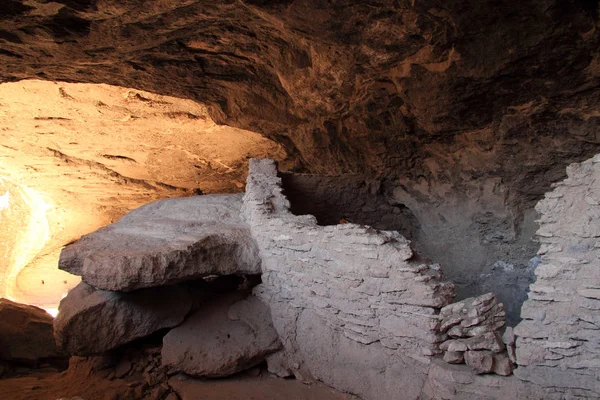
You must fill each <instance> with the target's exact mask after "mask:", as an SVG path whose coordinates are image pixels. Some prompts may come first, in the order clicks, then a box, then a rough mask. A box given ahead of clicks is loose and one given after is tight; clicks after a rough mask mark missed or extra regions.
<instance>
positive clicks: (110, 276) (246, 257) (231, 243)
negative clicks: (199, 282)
mask: <svg viewBox="0 0 600 400" xmlns="http://www.w3.org/2000/svg"><path fill="white" fill-rule="evenodd" d="M241 205H242V195H206V196H194V197H187V198H178V199H167V200H161V201H157V202H154V203H150V204H147V205H145V206H142V207H140V208H138V209H136V210H134V211H132V212H130V213H129V214H128V215H126V216H125V217H123V218H121V219H120V220H119V221H118V222H116V223H114V224H112V225H109V226H107V227H105V228H102V229H99V230H98V231H96V232H94V233H91V234H89V235H86V236H84V237H82V238H81V239H80V240H78V241H77V242H75V243H73V244H71V245H70V246H67V247H66V248H65V249H64V250H63V251H62V253H61V256H60V262H59V268H60V269H62V270H65V271H67V272H70V273H72V274H75V275H80V276H81V277H82V279H83V280H84V281H85V282H87V283H88V284H90V285H92V286H94V287H97V288H100V289H105V290H117V291H131V290H135V289H140V288H147V287H155V286H163V285H168V284H172V283H177V282H182V281H186V280H192V279H198V278H200V277H203V276H208V275H231V274H259V273H260V263H261V262H260V258H259V256H258V249H257V247H256V244H255V243H254V240H253V239H252V237H251V236H250V232H249V228H248V226H247V225H246V224H245V223H243V222H242V221H241V219H240V208H241Z"/></svg>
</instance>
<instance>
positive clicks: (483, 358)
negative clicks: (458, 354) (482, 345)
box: [464, 350, 494, 374]
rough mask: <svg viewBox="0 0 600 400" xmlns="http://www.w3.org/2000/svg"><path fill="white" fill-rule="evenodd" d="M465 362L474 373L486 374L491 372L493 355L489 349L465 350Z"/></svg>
mask: <svg viewBox="0 0 600 400" xmlns="http://www.w3.org/2000/svg"><path fill="white" fill-rule="evenodd" d="M464 356H465V363H466V364H467V365H468V366H469V367H471V368H473V371H475V373H476V374H487V373H489V372H492V369H493V367H494V357H493V353H492V352H491V351H486V350H481V351H467V352H466V353H464Z"/></svg>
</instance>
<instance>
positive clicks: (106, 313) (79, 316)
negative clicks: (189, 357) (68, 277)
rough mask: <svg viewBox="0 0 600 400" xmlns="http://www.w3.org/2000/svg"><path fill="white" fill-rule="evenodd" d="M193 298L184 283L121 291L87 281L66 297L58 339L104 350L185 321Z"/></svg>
mask: <svg viewBox="0 0 600 400" xmlns="http://www.w3.org/2000/svg"><path fill="white" fill-rule="evenodd" d="M192 301H193V299H192V295H191V294H190V292H189V291H188V288H187V287H186V286H185V285H183V284H182V285H172V286H164V287H159V288H150V289H143V290H137V291H135V292H130V293H120V292H110V291H106V290H99V289H95V288H94V287H92V286H90V285H88V284H86V283H85V282H81V283H80V284H79V285H77V286H76V287H75V288H74V289H73V290H71V291H70V292H69V294H68V295H67V297H65V298H64V299H63V300H62V301H61V302H60V306H59V308H58V315H57V317H56V319H55V320H54V335H55V338H56V343H57V344H58V345H59V346H60V347H62V348H63V349H65V350H66V351H68V352H69V353H71V354H75V355H79V356H87V355H92V354H97V353H102V352H104V351H107V350H111V349H114V348H116V347H118V346H121V345H123V344H126V343H129V342H131V341H133V340H135V339H138V338H142V337H145V336H148V335H150V334H152V333H154V332H156V331H158V330H160V329H164V328H172V327H174V326H177V325H179V324H180V323H181V322H183V320H184V318H185V316H186V315H187V314H188V313H189V311H190V310H191V308H192Z"/></svg>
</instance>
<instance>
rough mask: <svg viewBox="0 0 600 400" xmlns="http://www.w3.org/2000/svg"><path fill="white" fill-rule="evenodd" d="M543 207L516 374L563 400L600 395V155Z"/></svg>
mask: <svg viewBox="0 0 600 400" xmlns="http://www.w3.org/2000/svg"><path fill="white" fill-rule="evenodd" d="M567 175H568V178H567V179H566V180H564V181H563V182H560V183H558V184H556V185H555V189H554V190H553V191H552V192H550V193H548V194H546V196H545V198H544V199H543V200H542V201H540V202H539V203H538V205H537V207H536V209H537V211H538V212H539V213H540V215H541V217H540V220H539V222H540V228H539V230H538V232H537V234H538V237H539V241H540V242H541V247H540V250H539V254H540V256H541V259H542V261H541V264H540V265H539V266H538V267H537V268H536V270H535V274H536V276H537V281H536V282H535V284H533V285H531V287H530V293H529V299H528V300H527V301H526V302H525V304H524V305H523V308H522V311H521V316H522V317H523V321H522V322H521V323H520V324H519V325H518V326H517V327H516V328H515V334H516V335H517V363H518V364H519V368H518V369H517V370H516V371H515V374H516V375H517V376H518V377H520V378H521V379H524V380H526V381H529V382H534V383H536V384H538V385H540V386H543V387H546V388H548V390H550V391H551V392H554V393H555V396H556V398H565V397H571V396H576V397H594V398H597V397H600V380H599V379H598V377H599V376H600V157H599V156H596V157H594V158H593V159H591V160H588V161H585V162H583V163H581V164H572V165H571V166H569V167H568V168H567Z"/></svg>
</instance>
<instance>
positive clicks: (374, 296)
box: [242, 160, 454, 389]
mask: <svg viewBox="0 0 600 400" xmlns="http://www.w3.org/2000/svg"><path fill="white" fill-rule="evenodd" d="M289 207H290V204H289V202H288V200H287V199H286V198H285V196H284V195H283V194H282V189H281V179H280V178H279V177H278V176H277V167H276V164H275V163H274V162H273V161H272V160H251V162H250V174H249V176H248V181H247V187H246V195H245V197H244V205H243V209H242V214H243V215H244V217H245V218H246V220H247V222H248V223H249V225H250V227H251V231H252V235H253V236H254V238H255V239H256V241H257V243H258V246H259V249H260V254H261V258H262V260H263V284H262V285H260V286H259V287H258V288H257V289H256V290H255V292H256V294H257V295H258V296H259V297H260V298H262V299H263V300H264V301H265V302H266V303H267V304H269V305H270V307H271V312H272V315H273V320H274V325H275V327H276V329H277V330H278V333H279V334H280V338H281V339H282V342H283V343H284V346H285V348H286V352H287V353H288V354H287V355H286V359H287V360H289V361H288V364H289V365H288V366H289V367H290V368H291V369H292V370H294V373H295V374H296V376H298V375H301V377H302V378H303V379H308V377H309V376H310V375H311V374H315V370H319V369H320V368H321V367H323V365H315V363H314V362H313V363H312V367H310V368H306V367H304V361H305V359H306V358H313V359H314V355H313V354H309V355H306V354H305V355H303V354H302V351H301V350H300V347H302V343H300V344H299V342H301V341H302V340H301V339H297V337H296V336H297V335H298V332H302V331H303V330H306V329H305V328H306V326H307V325H308V324H315V321H314V320H315V318H319V319H320V320H322V321H323V323H324V324H325V325H327V327H328V328H329V329H332V330H334V331H336V332H339V333H341V334H343V336H345V338H346V339H349V340H350V341H352V342H355V343H356V344H362V345H372V344H377V348H378V349H379V350H385V351H387V354H388V355H392V356H394V355H397V356H398V357H399V358H402V357H406V356H408V357H411V358H412V359H416V360H418V361H421V362H422V363H423V364H428V363H429V358H428V356H432V355H435V354H439V347H438V344H439V343H440V342H441V341H443V339H444V337H442V335H440V334H439V333H438V331H439V329H438V325H439V320H438V316H437V314H438V312H439V308H441V307H443V306H445V305H447V304H449V303H450V302H451V300H452V298H453V295H454V291H453V285H452V284H451V283H448V282H445V281H444V280H443V276H442V274H441V272H440V270H439V266H437V265H425V264H417V263H412V262H410V261H409V260H410V258H411V257H412V255H413V254H412V251H411V249H410V247H409V242H408V241H407V240H406V239H404V237H402V236H401V235H400V234H398V233H397V232H391V231H378V230H375V229H373V228H369V227H365V226H360V225H356V224H342V225H333V226H325V227H323V226H318V225H317V223H316V219H315V218H314V217H313V216H311V215H304V216H295V215H293V214H292V213H291V212H290V211H289ZM307 318H309V319H310V321H306V320H307ZM302 321H305V323H303V322H302ZM317 325H318V324H317ZM346 339H344V340H346ZM315 340H318V337H317V338H315ZM305 347H306V346H305ZM357 356H358V354H357ZM373 356H374V357H376V355H375V353H373ZM356 361H358V360H356ZM361 361H364V360H361ZM323 362H327V360H323ZM317 364H318V362H317ZM409 368H410V367H409ZM319 375H322V374H319ZM317 378H319V379H323V378H322V376H317ZM337 387H338V388H340V387H339V385H337ZM340 389H344V388H340Z"/></svg>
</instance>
